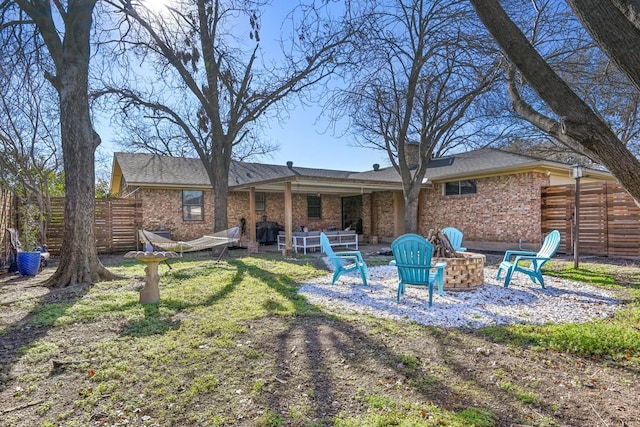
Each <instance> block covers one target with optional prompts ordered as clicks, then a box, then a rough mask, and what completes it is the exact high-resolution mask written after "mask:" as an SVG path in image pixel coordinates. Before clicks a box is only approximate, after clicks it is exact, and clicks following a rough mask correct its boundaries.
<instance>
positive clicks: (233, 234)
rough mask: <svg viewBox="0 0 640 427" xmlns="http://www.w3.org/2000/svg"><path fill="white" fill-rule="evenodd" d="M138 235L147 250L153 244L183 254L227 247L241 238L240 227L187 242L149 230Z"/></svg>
mask: <svg viewBox="0 0 640 427" xmlns="http://www.w3.org/2000/svg"><path fill="white" fill-rule="evenodd" d="M138 235H139V237H140V241H141V242H142V243H143V246H145V250H147V249H146V246H147V245H151V246H152V247H153V248H154V249H158V250H163V251H173V252H180V255H182V253H183V252H194V251H201V250H204V249H211V248H214V247H216V246H223V245H224V246H225V248H224V249H226V247H227V246H228V245H230V244H231V243H236V242H238V241H239V240H240V227H232V228H229V229H228V230H222V231H218V232H217V233H213V234H211V235H205V236H202V237H199V238H197V239H195V240H189V241H186V242H180V241H175V240H171V239H167V238H166V237H162V236H160V235H158V234H155V233H152V232H150V231H147V230H139V231H138ZM223 252H224V250H223ZM221 255H222V254H221Z"/></svg>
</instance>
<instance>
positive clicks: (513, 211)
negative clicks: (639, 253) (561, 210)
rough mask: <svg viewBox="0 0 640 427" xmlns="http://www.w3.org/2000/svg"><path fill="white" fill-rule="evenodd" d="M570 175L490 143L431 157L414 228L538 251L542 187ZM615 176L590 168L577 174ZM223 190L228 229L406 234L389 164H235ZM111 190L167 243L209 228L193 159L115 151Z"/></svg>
mask: <svg viewBox="0 0 640 427" xmlns="http://www.w3.org/2000/svg"><path fill="white" fill-rule="evenodd" d="M571 173H572V167H571V165H567V164H563V163H558V162H552V161H547V160H541V159H537V158H533V157H528V156H523V155H518V154H514V153H509V152H505V151H502V150H497V149H490V148H485V149H480V150H474V151H469V152H466V153H459V154H454V155H451V156H446V157H441V158H437V159H434V160H432V161H431V162H430V164H429V167H428V168H427V173H426V178H427V179H425V180H424V183H423V188H422V190H421V193H420V204H419V213H418V215H419V221H418V223H419V227H420V230H419V233H421V234H427V232H428V231H429V229H432V228H442V227H445V226H454V227H456V228H458V229H460V230H461V231H462V232H463V233H464V239H465V245H466V246H467V247H469V248H474V247H475V248H479V249H482V248H483V245H484V246H486V247H489V246H491V245H494V246H495V245H496V244H497V245H500V244H502V246H505V245H513V243H514V242H516V243H517V242H522V244H523V245H524V246H525V247H526V246H527V245H531V246H532V247H536V246H538V245H539V242H540V241H541V240H542V238H543V236H542V231H541V191H540V189H541V187H543V186H548V185H560V184H571V183H573V182H574V180H573V178H572V177H571ZM613 180H614V178H613V177H612V176H611V175H610V174H609V173H608V172H604V171H598V170H592V169H589V170H587V171H586V174H585V176H584V177H583V182H589V181H613ZM229 191H230V192H229V201H228V210H227V220H228V223H229V226H233V225H237V224H240V223H241V221H242V222H244V223H245V224H246V226H247V228H248V230H252V229H254V228H255V224H256V223H259V222H269V223H277V224H280V225H282V226H283V228H284V229H285V230H286V232H287V233H288V232H292V231H298V230H301V229H302V228H303V227H306V228H307V229H308V230H332V229H337V230H340V229H344V228H346V227H347V226H351V227H352V228H355V229H356V230H357V231H358V234H359V235H360V240H361V241H364V242H366V241H376V240H378V241H382V242H390V241H392V240H393V239H394V238H395V237H397V236H399V235H401V234H403V233H404V199H403V195H402V185H401V181H400V177H399V175H398V174H397V173H396V171H395V170H394V169H393V168H392V167H387V168H380V167H379V166H378V165H374V168H373V169H372V170H369V171H365V172H350V171H336V170H330V169H313V168H304V167H298V166H296V165H293V164H292V163H291V162H288V164H287V165H271V164H262V163H247V162H232V165H231V171H230V176H229ZM111 193H112V194H113V195H118V196H119V197H136V198H140V199H142V206H143V227H144V228H145V229H147V230H152V231H157V230H160V231H164V232H165V233H168V234H169V235H170V237H171V238H172V239H174V240H191V239H195V238H197V237H200V236H202V235H204V234H207V233H211V231H212V224H213V217H212V214H213V206H212V204H213V198H212V191H211V186H210V184H209V181H208V178H207V174H206V173H205V170H204V167H203V165H202V164H201V162H200V160H199V159H190V158H175V157H167V156H158V155H152V154H139V153H138V154H132V153H115V154H114V162H113V173H112V179H111ZM249 235H250V236H251V235H252V234H249ZM253 236H254V238H253V241H254V242H255V234H253Z"/></svg>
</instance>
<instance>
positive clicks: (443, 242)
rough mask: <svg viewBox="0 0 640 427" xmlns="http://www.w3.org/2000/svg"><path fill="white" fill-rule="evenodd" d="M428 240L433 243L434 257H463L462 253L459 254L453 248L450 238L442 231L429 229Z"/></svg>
mask: <svg viewBox="0 0 640 427" xmlns="http://www.w3.org/2000/svg"><path fill="white" fill-rule="evenodd" d="M427 240H428V241H429V242H430V243H431V244H432V245H433V257H434V258H462V255H458V254H457V253H456V251H455V250H454V249H453V246H452V245H451V242H450V241H449V238H448V237H447V235H446V234H444V233H443V232H442V231H440V230H438V231H435V230H433V229H432V230H429V234H428V235H427Z"/></svg>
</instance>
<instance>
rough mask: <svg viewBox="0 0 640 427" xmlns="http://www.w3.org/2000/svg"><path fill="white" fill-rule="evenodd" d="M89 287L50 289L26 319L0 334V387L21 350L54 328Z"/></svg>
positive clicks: (84, 285) (76, 286)
mask: <svg viewBox="0 0 640 427" xmlns="http://www.w3.org/2000/svg"><path fill="white" fill-rule="evenodd" d="M44 280H46V278H45V279H44ZM90 286H91V285H86V284H83V285H74V286H67V287H64V288H54V289H50V290H49V291H48V292H46V293H44V294H42V295H40V296H38V297H37V304H36V305H35V306H34V307H33V308H32V309H31V310H30V311H29V312H28V313H27V314H26V315H25V316H23V317H22V318H21V319H20V320H18V321H16V322H14V323H13V324H11V325H10V326H9V327H7V328H6V329H5V330H3V331H1V332H0V374H1V375H0V386H2V385H4V381H5V379H8V378H10V376H9V375H8V374H9V372H10V371H11V368H12V366H13V364H14V363H16V362H17V361H18V359H20V357H21V356H22V351H23V350H22V349H24V348H27V347H29V346H31V345H32V344H33V343H35V342H36V341H38V340H39V339H41V338H43V337H45V336H46V335H47V334H48V333H49V331H50V330H51V329H52V328H54V327H55V326H54V324H55V322H56V320H57V319H59V318H60V317H62V316H64V315H65V314H66V313H67V311H68V310H69V309H70V308H71V307H73V305H74V304H75V303H76V302H77V301H78V300H80V299H81V298H82V297H83V296H84V295H85V294H86V293H87V292H88V290H89V288H90Z"/></svg>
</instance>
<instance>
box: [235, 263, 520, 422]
mask: <svg viewBox="0 0 640 427" xmlns="http://www.w3.org/2000/svg"><path fill="white" fill-rule="evenodd" d="M234 264H235V265H236V266H237V267H238V270H239V271H243V272H245V274H253V275H258V276H259V277H260V278H261V279H262V280H263V281H264V283H267V284H268V285H269V286H270V287H271V288H272V289H274V290H275V291H276V292H278V293H279V294H281V295H282V296H284V297H286V298H288V299H289V300H290V301H292V303H293V304H294V307H295V314H294V315H292V316H279V317H277V319H278V321H275V320H274V321H273V322H269V323H270V324H273V325H279V326H278V327H277V328H276V331H275V332H274V333H276V335H275V340H273V341H270V340H266V341H265V340H262V341H260V340H258V343H259V344H258V345H259V347H260V348H261V349H262V351H263V352H264V353H266V354H273V353H275V354H276V360H275V362H274V363H275V365H274V378H273V380H272V382H271V388H270V389H269V390H268V392H265V393H262V394H261V396H260V399H261V400H263V401H264V402H265V405H267V406H268V408H269V411H270V412H271V413H274V414H278V415H279V416H280V417H281V418H283V419H284V421H283V422H284V424H287V423H288V422H295V418H292V417H294V415H292V411H295V410H300V409H296V408H307V413H306V417H305V419H306V421H307V422H312V423H321V424H322V423H329V424H331V423H333V422H334V421H335V419H336V417H342V418H352V419H354V420H356V421H357V420H360V421H362V420H364V417H366V416H367V415H366V414H367V413H369V412H371V411H372V407H373V406H372V407H367V405H368V403H367V402H369V401H371V400H375V399H376V396H378V395H379V396H383V398H382V399H381V400H382V401H383V402H384V401H385V398H386V396H388V399H387V400H388V401H389V402H390V403H389V406H388V407H384V408H380V409H381V411H380V412H381V414H383V415H381V417H382V418H384V416H385V415H384V412H385V411H391V412H394V411H396V410H398V411H400V410H401V408H400V407H399V406H395V403H394V402H398V401H399V400H406V401H408V402H413V403H415V404H416V405H418V406H419V405H420V402H422V403H424V402H434V403H435V404H437V405H438V406H440V407H442V408H444V409H445V410H449V411H454V410H458V409H460V406H461V405H462V406H463V407H464V408H467V407H479V408H482V407H484V408H485V409H486V410H487V411H488V412H489V409H490V408H492V407H494V406H495V404H496V402H494V401H491V400H490V399H489V400H487V401H484V402H480V403H478V401H477V397H476V396H474V395H472V394H471V395H469V396H466V395H462V394H460V393H459V392H457V391H456V390H454V389H452V388H451V387H450V386H449V385H448V384H447V383H445V382H444V381H442V380H440V379H438V378H437V377H436V376H434V375H433V374H432V373H430V372H429V370H428V368H429V366H430V364H431V363H435V364H437V365H440V363H441V362H440V361H443V360H446V353H447V351H448V350H447V348H444V347H441V346H439V345H438V340H437V334H434V333H433V331H436V329H433V328H428V327H420V326H417V325H411V326H410V327H411V328H414V329H415V328H420V329H423V333H424V336H423V338H421V339H420V340H417V341H416V346H413V345H412V344H411V345H405V344H406V343H402V341H403V337H402V336H401V335H400V336H396V335H394V334H393V333H390V334H384V333H380V332H379V329H380V328H384V322H385V321H383V320H379V319H373V318H369V317H368V316H365V315H363V316H362V317H363V321H362V322H360V321H357V320H354V321H351V320H343V319H340V318H339V317H338V316H335V315H332V314H328V313H326V312H323V311H322V309H320V308H318V307H315V306H310V305H309V304H308V303H307V302H306V299H305V298H304V297H302V296H299V295H298V294H297V289H298V285H297V284H296V283H294V282H293V281H291V280H290V279H289V278H288V277H286V276H282V275H278V274H274V273H271V272H269V271H265V270H261V269H259V268H256V267H254V266H250V265H247V264H244V263H242V262H241V261H235V262H234ZM335 286H340V285H339V284H337V285H335ZM276 309H277V307H276ZM256 321H258V320H257V319H256ZM278 322H281V323H282V324H281V326H280V324H279V323H278ZM368 322H371V323H372V324H374V325H375V326H373V327H371V326H370V325H368V324H367V323H368ZM260 324H264V321H260ZM394 327H398V328H403V324H402V323H401V324H399V325H397V326H394ZM278 328H279V329H278ZM255 329H258V328H257V327H253V328H249V331H253V330H255ZM271 336H273V335H271ZM394 341H399V342H401V344H400V345H399V346H398V347H397V348H394V346H393V345H392V343H393V342H394ZM434 348H436V349H437V350H436V351H435V354H434V350H433V349H434ZM423 351H424V353H423ZM456 368H458V367H456ZM459 369H461V370H463V369H464V368H462V367H460V368H459ZM436 371H438V369H436ZM452 374H453V375H458V376H462V373H461V372H457V371H453V372H452ZM452 396H455V399H453V398H452ZM372 405H373V404H372ZM350 407H353V412H350V410H349V408H350ZM501 408H502V409H501V410H498V411H497V415H496V417H497V418H498V419H502V420H506V419H509V416H510V414H511V413H513V412H515V411H517V402H514V403H513V404H510V403H508V402H501ZM402 410H404V409H402ZM411 410H413V411H415V413H414V415H415V416H417V417H418V419H419V418H420V415H419V413H420V411H419V410H418V409H416V407H414V408H412V409H411ZM494 412H495V411H494ZM297 416H300V415H297ZM318 425H320V424H318Z"/></svg>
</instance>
